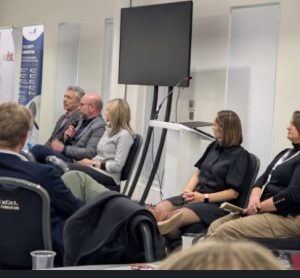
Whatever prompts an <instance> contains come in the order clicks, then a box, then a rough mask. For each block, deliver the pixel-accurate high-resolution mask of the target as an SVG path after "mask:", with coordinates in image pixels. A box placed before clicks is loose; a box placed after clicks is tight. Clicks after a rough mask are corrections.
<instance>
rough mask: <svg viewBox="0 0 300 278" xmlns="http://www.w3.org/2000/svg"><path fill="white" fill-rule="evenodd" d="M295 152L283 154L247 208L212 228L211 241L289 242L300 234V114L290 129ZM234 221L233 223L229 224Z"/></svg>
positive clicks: (255, 189)
mask: <svg viewBox="0 0 300 278" xmlns="http://www.w3.org/2000/svg"><path fill="white" fill-rule="evenodd" d="M287 130H288V135H287V138H288V139H289V140H290V141H291V142H292V144H293V148H289V149H285V150H283V151H281V152H280V153H279V154H278V155H277V156H276V157H275V158H274V159H273V161H272V162H271V163H270V164H269V166H268V167H267V169H266V171H265V172H264V173H263V174H262V176H261V177H260V178H258V179H257V181H256V182H255V184H254V185H253V187H252V191H251V195H250V199H249V203H248V207H247V208H246V209H245V210H244V211H243V217H241V215H228V216H225V217H222V218H220V219H218V220H216V221H215V222H214V223H212V225H211V226H210V227H209V231H208V237H211V238H222V239H238V238H288V237H299V234H300V111H295V112H294V113H293V116H292V119H291V121H290V124H289V125H288V127H287ZM229 220H231V221H229Z"/></svg>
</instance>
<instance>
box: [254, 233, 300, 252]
mask: <svg viewBox="0 0 300 278" xmlns="http://www.w3.org/2000/svg"><path fill="white" fill-rule="evenodd" d="M250 240H253V241H256V242H257V243H260V244H262V245H264V246H265V247H267V248H269V249H272V250H300V235H299V237H297V238H250Z"/></svg>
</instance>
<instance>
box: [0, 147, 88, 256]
mask: <svg viewBox="0 0 300 278" xmlns="http://www.w3.org/2000/svg"><path fill="white" fill-rule="evenodd" d="M0 176H2V177H13V178H19V179H24V180H27V181H30V182H33V183H36V184H39V185H40V186H42V187H43V188H44V189H46V190H47V192H48V194H49V197H50V201H51V228H52V242H53V249H54V250H55V251H57V252H59V253H61V252H63V241H62V230H63V226H64V223H65V221H66V220H67V218H69V217H70V216H71V215H72V214H73V213H74V212H75V211H76V210H77V209H79V208H80V207H81V206H82V205H83V202H82V201H80V200H79V199H77V198H75V196H74V195H73V194H72V193H71V191H70V189H68V188H67V187H66V186H65V184H64V183H63V181H62V179H61V178H60V177H59V174H58V173H57V172H56V170H55V169H54V168H53V167H52V166H50V165H46V164H40V163H37V162H31V161H24V160H22V159H21V158H20V157H19V156H17V155H16V154H10V153H2V152H1V151H0Z"/></svg>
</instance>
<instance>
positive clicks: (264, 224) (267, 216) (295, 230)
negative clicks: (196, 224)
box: [207, 213, 300, 240]
mask: <svg viewBox="0 0 300 278" xmlns="http://www.w3.org/2000/svg"><path fill="white" fill-rule="evenodd" d="M299 236H300V215H298V216H295V217H293V216H287V217H284V216H280V215H276V214H273V213H262V214H256V215H250V216H244V217H241V216H239V215H234V214H229V215H226V216H224V217H221V218H219V219H217V220H215V221H214V222H213V223H211V225H210V226H209V229H208V232H207V238H219V239H230V240H234V239H245V238H287V237H288V238H289V237H299Z"/></svg>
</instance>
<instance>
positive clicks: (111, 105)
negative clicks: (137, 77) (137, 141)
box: [105, 98, 132, 136]
mask: <svg viewBox="0 0 300 278" xmlns="http://www.w3.org/2000/svg"><path fill="white" fill-rule="evenodd" d="M105 118H106V121H107V122H109V125H110V136H113V135H115V134H117V133H118V132H119V131H120V129H127V130H128V131H129V132H130V133H132V128H131V127H130V107H129V105H128V103H127V102H126V101H125V100H123V99H120V98H116V99H112V100H110V101H109V102H108V104H107V108H106V114H105Z"/></svg>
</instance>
